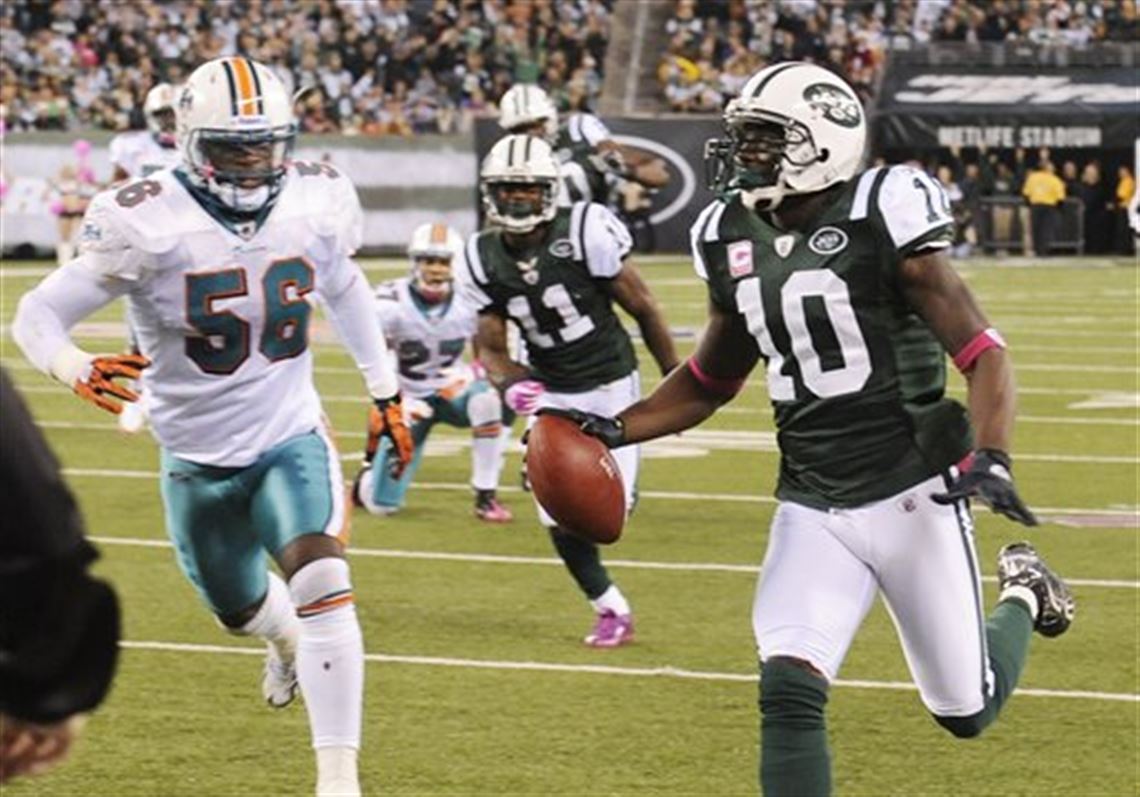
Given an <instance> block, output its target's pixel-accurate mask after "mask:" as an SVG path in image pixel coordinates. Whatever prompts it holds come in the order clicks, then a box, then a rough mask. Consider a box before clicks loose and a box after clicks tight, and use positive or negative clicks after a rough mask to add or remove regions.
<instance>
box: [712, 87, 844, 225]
mask: <svg viewBox="0 0 1140 797" xmlns="http://www.w3.org/2000/svg"><path fill="white" fill-rule="evenodd" d="M725 130H726V132H727V133H728V137H727V138H723V139H712V140H709V141H708V142H706V144H705V171H706V177H707V179H708V181H709V188H710V189H712V190H713V191H717V192H724V191H734V190H739V191H740V192H741V195H742V197H743V199H744V201H745V203H746V204H747V205H748V206H750V207H757V206H760V207H761V208H762V209H765V210H774V209H775V208H776V207H777V206H778V205H779V204H780V202H781V201H782V200H783V198H784V197H785V196H789V195H793V194H800V193H810V192H811V191H815V190H817V189H815V188H812V189H810V190H808V191H804V190H800V189H798V188H797V186H796V178H797V176H799V175H800V174H801V173H802V172H803V171H804V170H805V169H807V168H809V167H811V166H813V165H815V164H817V163H823V162H825V161H827V159H828V155H829V153H828V151H827V150H826V149H820V148H818V147H817V146H816V145H815V142H814V140H813V138H812V134H811V131H810V130H809V129H808V128H807V126H806V125H804V124H802V123H800V122H797V121H796V120H795V119H791V118H789V117H786V116H783V115H781V114H776V113H771V112H767V111H762V110H752V109H750V110H748V111H741V110H739V109H738V108H737V107H734V104H733V103H730V104H729V107H728V109H727V110H726V112H725Z"/></svg>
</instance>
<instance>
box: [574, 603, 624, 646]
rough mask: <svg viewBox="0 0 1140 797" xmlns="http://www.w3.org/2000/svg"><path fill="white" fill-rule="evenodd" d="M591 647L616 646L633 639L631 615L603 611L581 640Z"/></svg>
mask: <svg viewBox="0 0 1140 797" xmlns="http://www.w3.org/2000/svg"><path fill="white" fill-rule="evenodd" d="M582 641H583V642H585V643H586V644H587V645H589V646H590V647H592V648H616V647H620V646H622V645H625V644H627V643H629V642H632V641H633V615H632V614H617V613H615V612H611V611H604V612H602V613H601V614H599V615H598V620H597V622H596V623H594V629H593V630H592V631H591V632H590V633H589V634H587V635H586V638H585V639H583V640H582Z"/></svg>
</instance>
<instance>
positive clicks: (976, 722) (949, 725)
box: [933, 709, 991, 739]
mask: <svg viewBox="0 0 1140 797" xmlns="http://www.w3.org/2000/svg"><path fill="white" fill-rule="evenodd" d="M986 714H987V712H986V710H985V709H982V710H981V711H979V712H978V713H977V714H971V715H970V716H968V717H940V716H938V715H937V714H934V715H933V717H934V721H935V722H937V723H938V724H939V725H941V726H942V727H943V728H945V729H946V730H948V731H950V733H951V734H952V735H954V736H955V737H957V738H959V739H973V738H976V737H978V736H980V735H981V733H982V731H984V730H985V729H986V726H987V725H989V724H990V720H991V718H990V717H988V716H986Z"/></svg>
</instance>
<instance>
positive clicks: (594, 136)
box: [499, 83, 669, 205]
mask: <svg viewBox="0 0 1140 797" xmlns="http://www.w3.org/2000/svg"><path fill="white" fill-rule="evenodd" d="M499 125H500V126H501V127H502V128H503V129H504V130H506V131H507V132H508V133H515V134H520V135H532V136H539V137H540V138H544V139H546V142H547V143H548V144H550V146H551V147H553V148H554V150H555V153H556V154H557V155H558V159H559V160H560V161H561V163H562V172H561V179H562V186H561V190H560V194H559V204H561V205H570V204H572V203H574V202H599V203H602V204H607V205H609V204H613V203H611V200H616V193H617V192H618V189H619V187H620V185H621V183H622V181H623V180H630V181H633V182H635V183H639V184H641V185H643V186H645V187H646V188H648V189H659V188H663V187H664V186H665V185H666V184H667V183H668V182H669V172H668V171H667V170H666V168H665V161H663V160H662V159H661V158H657V157H654V156H650V155H646V154H645V153H643V152H639V151H637V150H635V149H632V148H630V147H623V146H622V145H620V144H618V143H617V142H616V141H614V139H613V136H612V135H611V134H610V131H609V129H608V128H607V127H606V126H605V124H603V123H602V120H601V119H599V118H598V117H596V116H594V115H593V114H590V113H585V112H581V111H579V112H575V113H571V114H570V115H569V116H568V117H567V118H566V119H564V120H561V123H560V120H559V117H558V109H557V108H555V106H554V102H553V101H552V100H551V99H550V96H549V95H548V94H547V93H546V92H545V91H543V90H542V89H541V88H540V87H538V86H535V85H531V84H528V83H519V84H517V85H514V86H512V87H511V88H510V89H508V90H507V92H506V93H505V94H503V96H502V99H500V100H499Z"/></svg>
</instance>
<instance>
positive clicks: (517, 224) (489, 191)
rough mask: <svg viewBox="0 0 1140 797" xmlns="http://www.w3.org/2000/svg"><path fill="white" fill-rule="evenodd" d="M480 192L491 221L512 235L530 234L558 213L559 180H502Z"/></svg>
mask: <svg viewBox="0 0 1140 797" xmlns="http://www.w3.org/2000/svg"><path fill="white" fill-rule="evenodd" d="M480 189H481V190H482V193H483V208H484V210H485V211H486V213H487V218H489V219H490V220H491V221H492V222H494V223H495V224H497V225H499V226H500V227H503V228H504V229H506V230H507V231H508V232H513V233H519V234H525V233H529V232H531V231H533V230H534V229H535V228H536V227H538V226H539V225H541V224H545V223H546V222H548V221H550V220H551V219H553V218H554V215H555V213H557V211H558V208H557V200H558V181H557V180H546V179H537V178H534V177H528V178H525V179H514V180H512V179H501V178H499V179H493V180H484V181H483V182H482V183H481V185H480Z"/></svg>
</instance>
